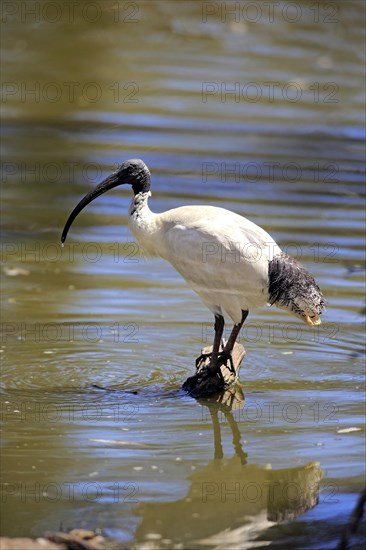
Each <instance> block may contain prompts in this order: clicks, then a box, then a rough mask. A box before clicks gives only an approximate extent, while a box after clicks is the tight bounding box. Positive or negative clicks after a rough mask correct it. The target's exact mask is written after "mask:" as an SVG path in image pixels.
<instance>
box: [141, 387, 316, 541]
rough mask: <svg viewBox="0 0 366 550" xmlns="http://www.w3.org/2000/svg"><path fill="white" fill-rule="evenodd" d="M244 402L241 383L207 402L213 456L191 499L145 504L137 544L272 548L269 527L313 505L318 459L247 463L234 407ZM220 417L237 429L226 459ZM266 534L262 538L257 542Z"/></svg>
mask: <svg viewBox="0 0 366 550" xmlns="http://www.w3.org/2000/svg"><path fill="white" fill-rule="evenodd" d="M243 401H244V398H243V394H242V391H241V388H240V386H237V388H236V390H235V391H233V390H231V391H229V392H228V393H225V394H224V395H222V396H221V397H220V399H218V400H215V399H210V400H209V399H207V400H202V401H200V403H201V404H202V405H203V406H206V407H208V410H209V415H210V417H211V420H212V426H213V435H214V459H213V460H211V461H210V462H209V463H208V464H207V466H206V467H204V468H202V470H201V471H199V472H195V473H194V474H193V475H191V476H190V477H189V480H190V487H189V491H188V494H187V496H186V497H184V498H182V499H180V500H177V501H175V502H167V503H156V504H152V503H149V504H140V505H139V506H138V507H137V509H136V512H137V514H138V515H140V516H142V521H141V523H140V525H139V527H138V529H137V531H136V536H135V540H136V546H135V548H144V549H157V548H159V549H160V548H161V549H162V548H168V547H169V548H171V547H173V545H176V544H178V545H179V546H178V547H181V548H191V547H192V545H193V547H195V548H197V547H200V546H202V547H206V548H215V549H223V548H225V549H232V550H234V549H240V550H243V549H245V548H254V547H260V546H267V545H268V544H269V541H266V537H265V534H264V531H265V530H266V529H267V528H269V527H271V526H272V525H275V524H276V523H279V522H283V521H288V520H292V519H294V518H296V517H297V516H299V515H300V514H303V513H304V512H306V511H307V510H309V509H310V508H312V507H314V506H315V505H316V504H317V501H318V493H319V484H320V481H321V479H322V477H323V472H322V470H321V469H320V467H319V465H318V464H317V463H309V464H306V465H304V466H300V467H297V468H286V469H281V470H273V469H271V467H263V466H256V465H255V464H248V455H247V453H245V452H244V450H243V447H242V442H241V433H240V431H239V427H238V425H237V422H236V420H235V418H234V415H233V407H234V408H237V407H238V406H242V404H243ZM219 415H220V416H223V417H224V418H225V419H226V421H227V425H228V426H229V428H230V430H231V433H232V442H233V446H234V450H235V453H234V455H233V456H232V457H231V458H228V459H226V458H224V452H223V446H222V439H221V425H220V421H219ZM259 535H261V539H262V540H257V541H256V540H255V539H257V537H258V536H259Z"/></svg>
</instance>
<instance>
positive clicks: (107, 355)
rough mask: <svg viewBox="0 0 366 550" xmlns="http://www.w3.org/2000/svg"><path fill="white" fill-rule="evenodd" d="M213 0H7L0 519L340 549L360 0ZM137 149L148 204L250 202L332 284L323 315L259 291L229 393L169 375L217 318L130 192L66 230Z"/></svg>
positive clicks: (359, 141)
mask: <svg viewBox="0 0 366 550" xmlns="http://www.w3.org/2000/svg"><path fill="white" fill-rule="evenodd" d="M39 4H40V5H42V4H43V5H44V3H42V2H41V3H39ZM127 4H128V5H127ZM211 4H212V6H213V8H212V9H213V10H215V11H214V13H211V11H207V10H208V8H207V3H201V2H172V1H162V2H131V3H121V2H120V3H119V8H120V11H119V12H118V13H117V12H116V7H115V6H116V3H114V4H112V3H109V2H108V1H105V2H102V3H100V4H98V5H100V7H101V16H100V19H99V20H98V21H96V22H92V21H90V20H89V19H90V18H93V15H92V14H91V13H90V14H89V15H85V13H84V14H83V13H81V12H80V11H78V10H77V9H76V10H75V14H74V16H73V17H71V19H70V17H69V16H68V15H67V14H66V13H65V12H64V11H63V9H64V8H62V10H61V17H60V18H59V20H57V21H55V22H51V21H50V20H49V19H50V18H52V15H50V14H49V15H47V12H45V13H43V15H42V14H40V16H39V18H38V19H37V20H33V19H32V18H31V16H27V15H25V14H23V15H22V14H21V13H20V12H19V13H18V14H15V15H13V16H10V15H9V16H7V17H6V18H5V19H6V20H5V23H4V25H3V37H2V55H3V72H4V73H5V74H6V82H7V83H8V87H7V88H6V90H5V94H6V95H5V99H6V101H5V100H4V102H3V117H4V118H3V165H2V184H3V201H2V209H3V212H2V214H3V215H2V219H3V248H2V250H3V260H4V263H3V273H2V275H3V316H2V350H1V351H2V353H1V357H2V360H3V368H2V388H3V389H2V391H3V401H2V412H3V415H2V416H3V451H2V459H3V486H2V491H3V499H2V500H3V503H4V511H3V514H2V532H3V534H4V535H9V536H15V535H21V536H23V535H24V536H38V535H40V534H42V533H43V532H44V531H46V530H50V529H54V530H57V529H59V528H60V526H61V527H62V528H65V529H66V528H72V527H75V526H77V527H82V526H85V527H90V528H94V529H95V528H97V527H100V528H102V529H103V530H104V531H105V533H106V534H107V535H108V536H110V537H112V538H114V539H116V540H117V541H119V542H120V543H121V544H126V545H129V547H134V548H142V547H143V548H184V549H186V548H187V549H188V548H198V547H205V548H232V549H234V548H235V549H239V548H240V549H242V548H250V547H254V545H256V547H264V546H267V545H270V546H272V547H276V548H284V547H286V548H312V549H318V548H320V547H322V548H334V547H335V546H336V544H337V540H338V538H339V536H340V533H341V530H342V527H343V525H344V524H345V523H346V522H347V519H348V517H349V514H350V513H351V510H352V508H353V506H354V505H355V502H356V500H357V496H358V494H359V492H360V490H361V488H362V486H363V484H364V460H365V453H364V440H363V436H364V427H363V425H364V424H363V420H364V393H363V389H364V386H363V384H364V349H365V347H364V320H365V306H364V299H363V292H362V291H363V279H364V255H363V236H364V234H363V227H364V219H363V218H364V177H365V171H364V129H363V116H364V114H363V103H362V101H363V94H362V92H363V80H362V74H363V67H364V53H363V52H364V49H363V42H364V27H363V18H364V3H363V2H362V1H359V2H357V1H355V2H352V1H351V2H347V3H342V2H332V3H328V4H323V3H322V2H320V3H316V4H315V6H317V8H316V9H317V10H318V11H314V10H315V8H314V4H310V3H309V2H299V3H296V4H295V6H297V7H298V8H299V10H300V11H298V12H296V13H295V12H294V11H293V10H294V9H295V8H294V7H292V8H291V6H290V7H288V3H287V4H286V3H285V2H280V3H279V6H278V9H276V11H275V12H274V19H273V20H272V19H271V17H270V16H269V14H268V12H266V11H265V10H264V7H263V6H262V12H261V16H260V17H259V19H258V20H257V21H254V19H255V18H256V16H255V14H254V12H252V11H245V5H246V4H247V3H239V4H240V6H241V11H240V13H239V14H235V15H233V16H230V15H227V16H223V15H222V9H223V6H224V5H225V3H211ZM252 4H253V3H252ZM292 4H294V3H292ZM60 5H61V4H60ZM62 5H63V4H62ZM212 6H211V7H212ZM311 6H313V7H311ZM216 8H217V9H216ZM210 9H211V8H210ZM248 9H249V8H248ZM243 10H244V11H243ZM284 10H285V11H284ZM286 10H288V12H287V11H286ZM291 18H293V19H295V20H294V21H292V22H291V21H290V19H291ZM70 83H74V84H70ZM32 87H33V88H32ZM31 89H34V90H35V92H34V93H33V94H32V93H27V90H31ZM71 89H72V90H74V94H71V92H70V90H71ZM238 90H239V92H238ZM230 91H234V93H230ZM3 92H4V88H3ZM272 92H273V93H272ZM60 94H61V95H60ZM93 94H94V95H93ZM255 94H257V95H258V97H256V95H255ZM133 157H138V158H143V159H144V160H145V162H146V163H147V165H148V166H149V168H150V170H151V172H152V178H153V183H152V192H153V195H152V197H151V201H150V204H151V208H152V209H153V210H154V211H157V212H160V211H164V210H166V209H169V208H174V207H177V206H181V205H183V204H212V205H217V206H223V207H225V208H229V209H231V210H233V211H235V212H237V213H239V214H241V215H244V216H246V217H248V218H250V219H251V220H253V221H254V222H255V223H257V224H259V225H261V226H263V227H264V228H265V229H266V230H267V231H268V232H269V233H270V234H271V235H272V236H273V237H274V238H275V239H276V241H277V242H278V243H279V244H280V245H281V247H282V248H283V249H285V250H288V252H289V253H291V254H293V255H296V256H297V257H298V258H299V259H300V260H301V261H302V262H303V263H304V264H305V265H306V266H307V267H308V268H309V269H310V270H311V272H312V273H313V274H314V276H315V278H316V280H317V281H318V283H319V285H320V286H321V288H322V290H323V292H324V294H325V296H326V299H327V301H328V307H327V312H326V313H325V315H324V318H323V324H322V325H321V327H317V328H314V329H311V328H308V327H306V326H305V325H303V324H301V323H300V321H298V320H297V319H295V318H292V317H290V316H289V315H288V314H286V313H285V312H281V311H278V310H274V309H262V310H258V311H255V312H251V315H250V317H249V318H248V321H247V323H246V326H245V327H244V328H243V330H242V333H241V335H240V342H241V343H242V344H243V345H244V346H245V348H246V352H247V353H246V357H245V360H244V364H243V367H242V371H241V382H242V386H243V392H244V394H245V402H244V406H243V408H242V409H238V410H234V411H232V413H229V412H228V410H226V409H225V407H224V408H222V407H221V409H217V408H215V407H214V405H213V404H210V403H198V402H196V401H195V400H193V399H191V398H190V397H188V396H187V395H185V394H184V392H183V391H181V390H180V387H181V384H182V382H183V381H184V380H185V379H186V378H187V376H189V375H191V374H192V373H193V371H194V358H195V357H196V356H197V355H198V354H199V353H200V349H201V347H203V346H204V345H206V344H207V342H210V341H211V339H212V336H213V328H212V319H211V317H210V313H209V312H208V311H207V310H206V309H205V308H204V306H203V305H202V304H201V303H200V302H199V300H198V299H197V297H196V296H195V295H194V293H193V292H192V291H191V290H190V289H189V288H188V287H187V285H186V284H185V282H184V281H183V280H182V279H181V278H180V276H179V275H178V274H177V273H176V272H175V271H174V270H173V269H172V268H171V267H170V266H169V265H168V264H167V263H165V262H164V261H163V260H160V259H158V258H152V259H148V260H146V259H144V258H143V257H141V256H140V251H139V250H138V248H137V247H136V245H134V244H132V243H133V239H132V237H131V235H130V233H129V230H128V228H127V225H126V224H127V210H128V205H129V202H130V200H131V191H130V190H129V189H127V188H126V189H121V190H115V191H112V192H111V193H109V194H107V195H104V196H103V197H102V198H100V199H98V200H97V201H96V202H94V203H93V204H92V205H90V206H89V207H88V208H87V209H86V210H85V211H84V212H83V214H82V215H80V217H79V218H78V219H77V221H76V222H75V224H74V225H73V227H72V230H71V232H70V234H69V238H68V242H67V243H66V246H65V248H63V249H62V248H61V246H60V233H61V230H62V227H63V225H64V222H65V220H66V218H67V216H68V214H69V212H70V210H71V209H72V208H73V206H74V205H75V204H76V202H77V201H78V200H79V199H80V198H81V196H82V195H83V194H85V193H86V192H88V191H89V190H90V189H91V188H92V187H93V186H94V185H95V184H96V183H98V182H99V181H100V180H101V179H102V177H104V176H105V175H107V174H108V173H109V172H110V171H111V170H112V169H113V168H114V167H115V166H116V164H118V163H120V162H122V161H123V160H126V159H127V158H133ZM93 384H95V385H99V386H102V387H107V388H111V389H112V390H114V391H103V390H100V389H98V388H95V387H94V386H93ZM349 428H356V430H353V431H348V432H343V433H342V432H340V430H345V429H346V430H347V429H349ZM220 436H221V443H220ZM361 537H362V535H361V534H360V536H359V538H358V539H357V538H356V539H355V540H354V545H353V546H352V547H353V548H356V547H357V545H358V544H361Z"/></svg>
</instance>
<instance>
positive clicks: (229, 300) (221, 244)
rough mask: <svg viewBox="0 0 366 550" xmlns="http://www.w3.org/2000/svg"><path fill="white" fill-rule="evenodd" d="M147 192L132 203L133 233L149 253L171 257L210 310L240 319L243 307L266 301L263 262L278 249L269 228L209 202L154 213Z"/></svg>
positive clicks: (168, 259) (174, 265) (265, 271)
mask: <svg viewBox="0 0 366 550" xmlns="http://www.w3.org/2000/svg"><path fill="white" fill-rule="evenodd" d="M149 194H150V193H146V194H144V195H143V196H141V197H139V200H138V201H136V200H135V199H134V200H133V201H132V203H131V206H130V212H129V213H130V216H129V227H130V228H131V231H132V233H133V234H134V236H135V238H136V240H137V241H138V243H139V245H140V246H141V247H142V248H144V249H145V250H146V251H147V252H148V253H149V254H154V255H158V256H161V257H162V258H164V259H165V260H167V261H168V262H170V263H171V264H172V266H173V267H175V269H176V270H177V271H178V272H179V273H180V274H181V275H182V277H184V279H185V280H186V281H187V283H188V284H189V286H190V287H191V288H192V289H193V290H194V291H195V292H197V294H198V295H199V296H200V298H201V300H202V301H203V302H204V304H205V305H206V306H207V307H208V308H209V309H210V310H211V311H212V313H213V314H214V315H223V316H226V317H227V316H228V317H230V318H231V319H232V320H233V321H234V323H240V320H241V317H242V310H249V309H253V308H256V307H259V306H263V305H266V304H267V303H268V263H269V261H270V260H272V259H273V257H274V256H275V255H276V254H279V253H280V252H281V250H280V248H279V247H278V245H277V244H276V243H275V241H274V240H273V239H272V237H271V236H270V235H268V233H266V232H265V231H264V230H263V229H261V228H260V227H258V226H257V225H255V224H254V223H252V222H251V221H249V220H247V219H246V218H243V217H242V216H239V215H238V214H234V213H233V212H230V211H229V210H225V209H224V208H217V207H214V206H182V207H180V208H174V209H173V210H168V211H167V212H163V213H162V214H154V213H153V212H151V210H150V208H149V207H148V204H147V199H148V196H149ZM136 202H137V204H136ZM132 212H133V213H132Z"/></svg>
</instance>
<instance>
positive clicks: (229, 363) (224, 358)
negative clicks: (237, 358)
mask: <svg viewBox="0 0 366 550" xmlns="http://www.w3.org/2000/svg"><path fill="white" fill-rule="evenodd" d="M208 358H210V359H211V361H210V364H209V365H207V366H206V368H202V367H203V365H204V363H205V362H206V360H207V359H208ZM223 365H225V366H226V367H227V368H228V370H229V371H230V373H231V374H233V375H234V376H235V375H236V373H235V368H234V363H233V359H232V356H231V353H229V352H227V351H225V350H223V351H220V352H219V353H218V356H217V358H215V360H214V361H212V353H202V354H201V355H200V356H199V357H198V358H197V359H196V369H197V370H198V371H199V370H200V369H201V373H202V379H203V380H205V379H207V378H211V377H213V376H215V375H216V376H218V377H219V378H220V380H221V382H222V383H223V384H225V378H224V375H223V373H222V371H221V367H222V366H223Z"/></svg>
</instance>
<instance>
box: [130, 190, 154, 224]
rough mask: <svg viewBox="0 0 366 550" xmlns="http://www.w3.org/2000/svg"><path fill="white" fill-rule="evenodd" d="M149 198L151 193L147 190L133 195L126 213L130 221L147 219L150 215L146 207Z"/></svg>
mask: <svg viewBox="0 0 366 550" xmlns="http://www.w3.org/2000/svg"><path fill="white" fill-rule="evenodd" d="M149 197H151V191H149V190H148V191H146V192H143V191H142V192H140V193H136V194H135V195H134V197H133V199H132V201H131V204H130V209H129V211H128V215H129V217H130V219H132V220H134V221H137V220H138V219H139V218H142V219H143V218H148V217H149V215H151V214H152V212H151V210H150V208H149V205H148V200H149ZM132 220H131V221H132Z"/></svg>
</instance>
